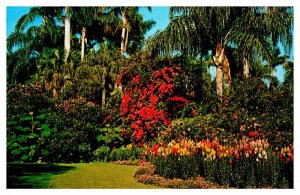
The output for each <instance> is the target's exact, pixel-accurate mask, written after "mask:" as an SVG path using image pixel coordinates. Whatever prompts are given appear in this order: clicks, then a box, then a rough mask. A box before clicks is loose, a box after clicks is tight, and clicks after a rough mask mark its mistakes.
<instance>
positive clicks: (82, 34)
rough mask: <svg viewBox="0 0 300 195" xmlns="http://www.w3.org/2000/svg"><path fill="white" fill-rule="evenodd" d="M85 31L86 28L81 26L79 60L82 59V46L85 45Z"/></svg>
mask: <svg viewBox="0 0 300 195" xmlns="http://www.w3.org/2000/svg"><path fill="white" fill-rule="evenodd" d="M85 33H86V28H85V27H82V30H81V40H80V41H81V61H83V59H84V47H85Z"/></svg>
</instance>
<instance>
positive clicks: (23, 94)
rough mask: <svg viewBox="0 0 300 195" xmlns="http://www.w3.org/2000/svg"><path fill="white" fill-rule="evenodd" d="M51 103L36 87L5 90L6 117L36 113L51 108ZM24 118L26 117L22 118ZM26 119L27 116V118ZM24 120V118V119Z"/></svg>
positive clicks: (21, 86)
mask: <svg viewBox="0 0 300 195" xmlns="http://www.w3.org/2000/svg"><path fill="white" fill-rule="evenodd" d="M51 106H53V103H52V102H51V100H50V98H48V97H47V93H45V92H44V91H43V90H42V88H41V87H40V86H38V85H15V86H14V85H12V86H9V87H8V90H7V117H8V121H9V120H10V119H11V117H14V116H16V115H18V114H28V113H29V112H33V113H38V112H41V111H42V110H45V109H48V108H51ZM24 117H26V115H25V116H24ZM27 117H28V116H27ZM24 119H25V118H24Z"/></svg>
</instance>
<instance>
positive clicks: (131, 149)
mask: <svg viewBox="0 0 300 195" xmlns="http://www.w3.org/2000/svg"><path fill="white" fill-rule="evenodd" d="M93 154H94V156H95V157H96V160H100V161H104V162H107V161H124V160H136V159H140V158H141V156H142V149H141V148H139V147H137V146H132V145H127V146H126V147H124V146H121V147H120V148H112V149H110V148H109V147H108V146H101V147H99V148H98V149H96V150H95V151H94V152H93Z"/></svg>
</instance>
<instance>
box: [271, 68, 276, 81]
mask: <svg viewBox="0 0 300 195" xmlns="http://www.w3.org/2000/svg"><path fill="white" fill-rule="evenodd" d="M271 76H272V77H273V78H274V77H275V67H274V68H272V70H271Z"/></svg>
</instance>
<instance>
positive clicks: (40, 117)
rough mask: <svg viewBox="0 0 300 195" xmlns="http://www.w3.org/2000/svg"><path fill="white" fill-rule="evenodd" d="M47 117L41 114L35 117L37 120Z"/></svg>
mask: <svg viewBox="0 0 300 195" xmlns="http://www.w3.org/2000/svg"><path fill="white" fill-rule="evenodd" d="M45 117H46V114H41V115H39V116H37V117H35V118H36V119H44V118H45Z"/></svg>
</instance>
